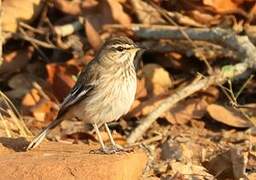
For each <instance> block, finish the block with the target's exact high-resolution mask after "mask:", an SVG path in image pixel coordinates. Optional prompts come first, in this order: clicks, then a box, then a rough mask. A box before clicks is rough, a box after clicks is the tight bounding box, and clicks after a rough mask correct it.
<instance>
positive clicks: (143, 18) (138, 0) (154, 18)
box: [131, 0, 165, 24]
mask: <svg viewBox="0 0 256 180" xmlns="http://www.w3.org/2000/svg"><path fill="white" fill-rule="evenodd" d="M131 4H132V6H133V8H134V11H135V13H136V15H137V17H138V19H139V21H140V22H142V23H143V24H164V23H165V20H164V19H163V18H162V16H161V14H160V13H159V11H157V10H156V8H154V7H152V6H151V5H150V4H148V3H147V2H144V1H142V0H131Z"/></svg>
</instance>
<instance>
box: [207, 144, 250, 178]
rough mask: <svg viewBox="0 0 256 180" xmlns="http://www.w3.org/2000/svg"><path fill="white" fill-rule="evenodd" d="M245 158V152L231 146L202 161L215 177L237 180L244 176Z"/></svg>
mask: <svg viewBox="0 0 256 180" xmlns="http://www.w3.org/2000/svg"><path fill="white" fill-rule="evenodd" d="M245 159H246V157H245V154H243V153H242V152H241V151H240V150H239V149H237V148H232V149H230V150H228V151H225V152H223V153H221V154H218V155H216V156H215V157H213V158H211V159H210V160H209V161H205V162H203V165H204V166H205V167H206V168H207V169H208V171H209V172H210V173H211V174H213V175H214V177H216V178H217V179H229V178H231V179H235V180H239V179H240V178H245V169H246V160H245Z"/></svg>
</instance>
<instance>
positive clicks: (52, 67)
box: [46, 64, 79, 101]
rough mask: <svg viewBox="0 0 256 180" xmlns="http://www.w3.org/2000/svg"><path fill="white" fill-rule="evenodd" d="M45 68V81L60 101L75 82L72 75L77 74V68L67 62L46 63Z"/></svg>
mask: <svg viewBox="0 0 256 180" xmlns="http://www.w3.org/2000/svg"><path fill="white" fill-rule="evenodd" d="M46 69H47V73H48V79H47V82H48V83H49V84H50V85H51V87H52V90H53V94H54V95H55V96H56V98H57V99H58V100H59V101H62V100H63V98H64V97H65V96H66V95H67V94H68V92H69V91H70V89H71V88H72V87H73V86H74V84H75V80H74V79H73V78H72V75H77V73H78V71H79V70H78V68H77V67H76V66H73V65H68V64H61V65H59V64H47V65H46Z"/></svg>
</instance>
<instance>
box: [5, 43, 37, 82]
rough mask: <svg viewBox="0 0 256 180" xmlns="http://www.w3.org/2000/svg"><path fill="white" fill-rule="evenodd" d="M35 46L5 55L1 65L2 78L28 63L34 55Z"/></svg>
mask: <svg viewBox="0 0 256 180" xmlns="http://www.w3.org/2000/svg"><path fill="white" fill-rule="evenodd" d="M33 52H34V51H33V48H31V47H29V48H27V49H22V50H18V51H13V52H10V53H7V54H4V56H3V62H2V64H1V66H0V77H1V79H2V80H3V79H5V78H7V77H8V76H9V75H11V74H12V73H14V72H17V71H19V70H21V69H22V68H23V67H25V66H26V65H27V63H28V62H29V61H30V59H31V57H32V55H33Z"/></svg>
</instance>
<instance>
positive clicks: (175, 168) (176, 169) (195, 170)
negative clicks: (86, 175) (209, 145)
mask: <svg viewBox="0 0 256 180" xmlns="http://www.w3.org/2000/svg"><path fill="white" fill-rule="evenodd" d="M171 169H172V172H173V173H180V174H183V175H185V176H189V177H191V176H193V177H208V178H213V176H212V175H211V174H209V173H207V170H206V169H205V168H204V167H203V166H199V165H195V164H192V163H191V162H189V163H187V164H184V163H181V162H172V163H171ZM193 179H194V178H193ZM195 179H196V178H195Z"/></svg>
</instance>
